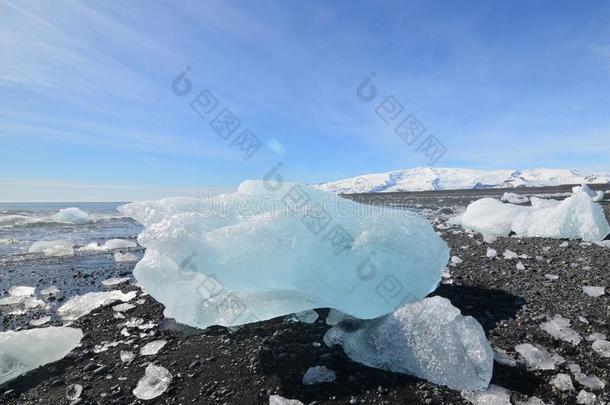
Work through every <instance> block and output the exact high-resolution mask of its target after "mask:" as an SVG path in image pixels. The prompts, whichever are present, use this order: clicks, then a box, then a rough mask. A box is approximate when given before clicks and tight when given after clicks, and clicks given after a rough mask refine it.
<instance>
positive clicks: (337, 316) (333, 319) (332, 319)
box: [326, 309, 355, 326]
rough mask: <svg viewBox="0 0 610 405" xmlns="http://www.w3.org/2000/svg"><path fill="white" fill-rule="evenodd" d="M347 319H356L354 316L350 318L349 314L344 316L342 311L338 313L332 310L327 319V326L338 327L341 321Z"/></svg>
mask: <svg viewBox="0 0 610 405" xmlns="http://www.w3.org/2000/svg"><path fill="white" fill-rule="evenodd" d="M345 319H355V318H354V317H353V316H349V315H348V314H344V313H343V312H341V311H337V310H336V309H331V310H330V311H329V312H328V316H327V317H326V324H327V325H330V326H335V325H338V324H339V323H340V322H341V321H343V320H345Z"/></svg>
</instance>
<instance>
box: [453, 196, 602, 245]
mask: <svg viewBox="0 0 610 405" xmlns="http://www.w3.org/2000/svg"><path fill="white" fill-rule="evenodd" d="M593 195H595V194H593ZM454 222H456V223H460V224H461V225H462V226H463V227H464V228H465V229H467V230H470V231H475V232H479V233H481V234H482V235H483V238H484V239H485V240H486V241H488V242H490V241H493V240H495V239H496V238H497V237H499V236H508V235H509V234H510V233H511V232H514V233H515V234H516V235H517V236H524V237H543V238H556V239H582V240H585V241H600V240H602V239H604V238H605V237H606V236H607V235H608V234H610V225H609V224H608V221H607V220H606V217H605V214H604V211H603V209H602V207H601V206H600V205H599V204H598V203H596V202H594V201H592V195H591V190H590V189H589V188H588V187H587V186H586V185H583V186H579V187H574V188H573V189H572V194H571V195H570V196H569V197H568V198H566V199H565V200H563V201H557V200H545V199H540V198H536V197H532V198H531V207H525V206H520V205H514V204H506V203H503V202H501V201H499V200H496V199H493V198H482V199H480V200H477V201H475V202H473V203H471V204H470V205H468V207H467V208H466V211H465V212H464V213H463V214H462V215H461V217H460V218H459V219H456V220H455V221H454Z"/></svg>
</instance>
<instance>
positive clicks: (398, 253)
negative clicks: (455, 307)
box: [119, 181, 449, 328]
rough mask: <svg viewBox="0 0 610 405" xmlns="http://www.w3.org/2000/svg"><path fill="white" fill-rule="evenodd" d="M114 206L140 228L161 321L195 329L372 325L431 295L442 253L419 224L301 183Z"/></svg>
mask: <svg viewBox="0 0 610 405" xmlns="http://www.w3.org/2000/svg"><path fill="white" fill-rule="evenodd" d="M119 211H120V212H121V213H123V214H125V215H127V216H130V217H132V218H134V219H136V220H137V221H138V222H140V223H142V224H143V225H144V226H145V227H146V229H145V230H144V231H143V232H142V233H141V234H140V236H139V238H138V242H139V243H140V244H141V245H142V246H144V247H146V248H147V250H146V254H145V256H144V258H143V259H142V260H141V261H140V262H139V263H138V264H137V266H136V268H135V270H134V273H133V274H134V276H135V278H136V279H137V281H138V283H139V284H140V285H142V286H143V288H145V289H146V291H148V292H149V293H150V294H151V295H152V296H153V297H155V299H157V300H158V301H159V302H161V303H162V304H163V305H164V306H165V315H166V316H167V317H171V318H174V319H176V320H177V321H178V322H180V323H183V324H187V325H190V326H195V327H200V328H205V327H208V326H210V325H223V326H237V325H241V324H244V323H250V322H256V321H261V320H266V319H271V318H274V317H277V316H282V315H287V314H292V313H298V312H301V311H306V310H311V309H315V308H335V309H337V310H339V311H341V312H343V313H346V314H349V315H352V316H356V317H359V318H365V319H371V318H376V317H379V316H381V315H385V314H387V313H390V312H392V311H394V310H395V309H396V307H398V306H399V305H401V303H403V302H405V301H407V302H409V301H416V300H418V299H421V298H423V297H425V296H426V295H427V294H428V293H430V292H431V291H432V290H434V289H435V288H436V286H437V284H438V283H439V281H440V276H441V272H442V269H443V268H444V267H445V265H446V263H447V261H448V258H449V251H448V248H447V245H446V243H445V242H444V241H443V240H442V239H441V238H440V237H439V236H438V235H437V234H436V233H435V231H434V229H433V228H432V226H431V225H430V223H429V222H428V221H427V220H426V219H425V218H424V217H422V216H420V215H418V214H416V213H413V212H410V211H406V210H401V209H396V208H387V207H373V209H371V206H365V205H363V204H359V203H357V202H354V201H350V200H347V199H344V198H341V197H339V196H337V195H336V194H334V193H329V192H323V191H320V190H318V189H316V188H314V187H310V186H306V185H298V184H289V183H275V182H273V183H272V184H267V182H265V181H246V182H244V183H242V184H241V185H240V187H239V189H238V190H237V191H236V192H235V193H232V194H224V195H220V196H215V197H211V198H206V199H196V198H170V199H164V200H160V201H148V202H139V203H132V204H128V205H126V206H122V207H119ZM227 302H231V305H227Z"/></svg>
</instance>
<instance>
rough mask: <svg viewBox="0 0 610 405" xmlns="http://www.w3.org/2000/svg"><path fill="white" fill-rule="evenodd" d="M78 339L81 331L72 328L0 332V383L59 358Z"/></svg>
mask: <svg viewBox="0 0 610 405" xmlns="http://www.w3.org/2000/svg"><path fill="white" fill-rule="evenodd" d="M82 338H83V332H82V331H81V330H80V329H74V328H57V327H48V328H39V329H30V330H24V331H19V332H14V331H8V332H0V384H4V383H5V382H6V381H9V380H12V379H13V378H15V377H18V376H19V375H21V374H23V373H25V372H27V371H30V370H33V369H35V368H37V367H40V366H42V365H44V364H47V363H51V362H53V361H57V360H60V359H62V358H63V357H64V356H65V355H66V354H68V353H70V351H72V349H74V348H75V347H76V346H78V344H79V343H80V341H81V339H82Z"/></svg>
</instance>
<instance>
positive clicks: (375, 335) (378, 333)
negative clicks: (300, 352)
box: [324, 297, 494, 390]
mask: <svg viewBox="0 0 610 405" xmlns="http://www.w3.org/2000/svg"><path fill="white" fill-rule="evenodd" d="M348 322H349V321H348ZM352 323H355V324H356V325H344V324H343V323H342V324H340V325H338V326H335V327H333V328H331V329H330V330H329V331H328V332H327V333H326V335H325V336H324V342H325V343H326V344H327V345H329V346H332V345H341V346H342V347H343V350H344V351H345V353H346V354H347V355H348V357H350V358H351V359H352V360H354V361H357V362H359V363H362V364H365V365H367V366H370V367H376V368H381V369H384V370H389V371H394V372H399V373H405V374H412V375H415V376H417V377H420V378H423V379H426V380H428V381H431V382H433V383H436V384H442V385H446V386H448V387H450V388H453V389H459V390H482V389H485V388H487V386H488V385H489V381H490V379H491V374H492V368H493V359H494V354H493V351H492V350H491V347H490V346H489V343H488V342H487V339H486V338H485V332H484V331H483V328H482V327H481V325H479V323H478V322H477V321H476V320H475V319H474V318H472V317H470V316H462V315H461V313H460V311H459V310H458V309H457V308H455V307H453V306H452V305H451V303H450V302H449V300H447V299H445V298H441V297H432V298H426V299H424V300H422V301H420V302H416V303H411V304H408V305H405V306H403V307H401V308H399V309H397V310H396V311H395V312H394V313H392V314H389V315H386V316H384V317H381V318H378V319H374V320H369V321H352ZM344 326H345V327H344Z"/></svg>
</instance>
